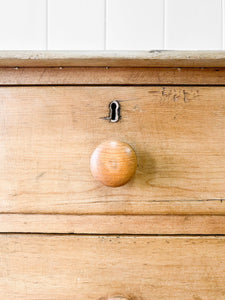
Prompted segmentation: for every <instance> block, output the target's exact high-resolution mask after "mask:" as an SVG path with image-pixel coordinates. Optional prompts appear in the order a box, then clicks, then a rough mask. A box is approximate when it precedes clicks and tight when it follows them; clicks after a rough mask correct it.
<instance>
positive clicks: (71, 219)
mask: <svg viewBox="0 0 225 300" xmlns="http://www.w3.org/2000/svg"><path fill="white" fill-rule="evenodd" d="M0 232H2V233H7V232H11V233H75V234H92V235H95V234H122V235H124V234H129V235H132V234H137V235H143V234H144V235H145V234H156V235H160V234H161V235H165V234H169V235H183V234H195V235H199V234H200V235H201V234H202V235H203V234H204V235H209V234H225V216H224V215H63V214H43V215H40V214H0Z"/></svg>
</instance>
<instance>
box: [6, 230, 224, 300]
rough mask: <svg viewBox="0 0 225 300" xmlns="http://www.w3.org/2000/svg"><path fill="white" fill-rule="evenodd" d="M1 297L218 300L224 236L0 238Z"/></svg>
mask: <svg viewBox="0 0 225 300" xmlns="http://www.w3.org/2000/svg"><path fill="white" fill-rule="evenodd" d="M0 259H1V268H0V298H1V299H7V300H9V299H10V300H11V299H29V300H30V299H45V300H47V299H54V300H58V299H62V300H64V299H68V300H69V299H71V300H72V299H76V300H84V299H85V300H98V299H107V298H110V297H113V296H116V295H118V296H119V295H120V296H121V297H122V296H123V297H124V298H128V299H129V300H130V299H132V300H149V297H150V298H151V300H158V299H165V300H167V299H183V300H189V299H195V300H197V299H218V300H223V299H224V296H225V286H224V273H225V238H224V237H137V236H136V237H121V236H120V237H119V236H118V237H113V236H96V237H93V236H91V237H90V236H79V235H77V236H73V235H69V236H68V235H67V236H63V235H28V234H26V235H17V234H16V235H7V234H6V235H1V236H0Z"/></svg>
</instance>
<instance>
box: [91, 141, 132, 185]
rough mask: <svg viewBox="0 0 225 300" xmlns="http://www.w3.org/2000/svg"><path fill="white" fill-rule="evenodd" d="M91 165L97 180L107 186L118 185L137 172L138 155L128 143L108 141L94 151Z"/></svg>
mask: <svg viewBox="0 0 225 300" xmlns="http://www.w3.org/2000/svg"><path fill="white" fill-rule="evenodd" d="M90 167H91V173H92V175H93V176H94V177H95V179H96V180H98V181H100V182H101V183H103V184H104V185H107V186H111V187H118V186H121V185H124V184H125V183H127V182H128V181H129V180H130V179H131V178H132V177H133V175H134V174H135V171H136V168H137V157H136V154H135V152H134V150H133V149H132V147H131V146H130V145H128V144H127V143H124V142H120V141H116V140H113V141H106V142H104V143H102V144H100V145H99V146H98V147H97V148H96V149H95V150H94V152H93V153H92V156H91V162H90Z"/></svg>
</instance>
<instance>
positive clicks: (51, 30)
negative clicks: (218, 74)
mask: <svg viewBox="0 0 225 300" xmlns="http://www.w3.org/2000/svg"><path fill="white" fill-rule="evenodd" d="M224 18H225V0H0V50H152V49H169V50H171V49H177V50H222V49H224V50H225V19H224Z"/></svg>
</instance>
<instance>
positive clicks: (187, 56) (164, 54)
mask: <svg viewBox="0 0 225 300" xmlns="http://www.w3.org/2000/svg"><path fill="white" fill-rule="evenodd" d="M0 67H225V51H175V50H151V51H14V50H10V51H0Z"/></svg>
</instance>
